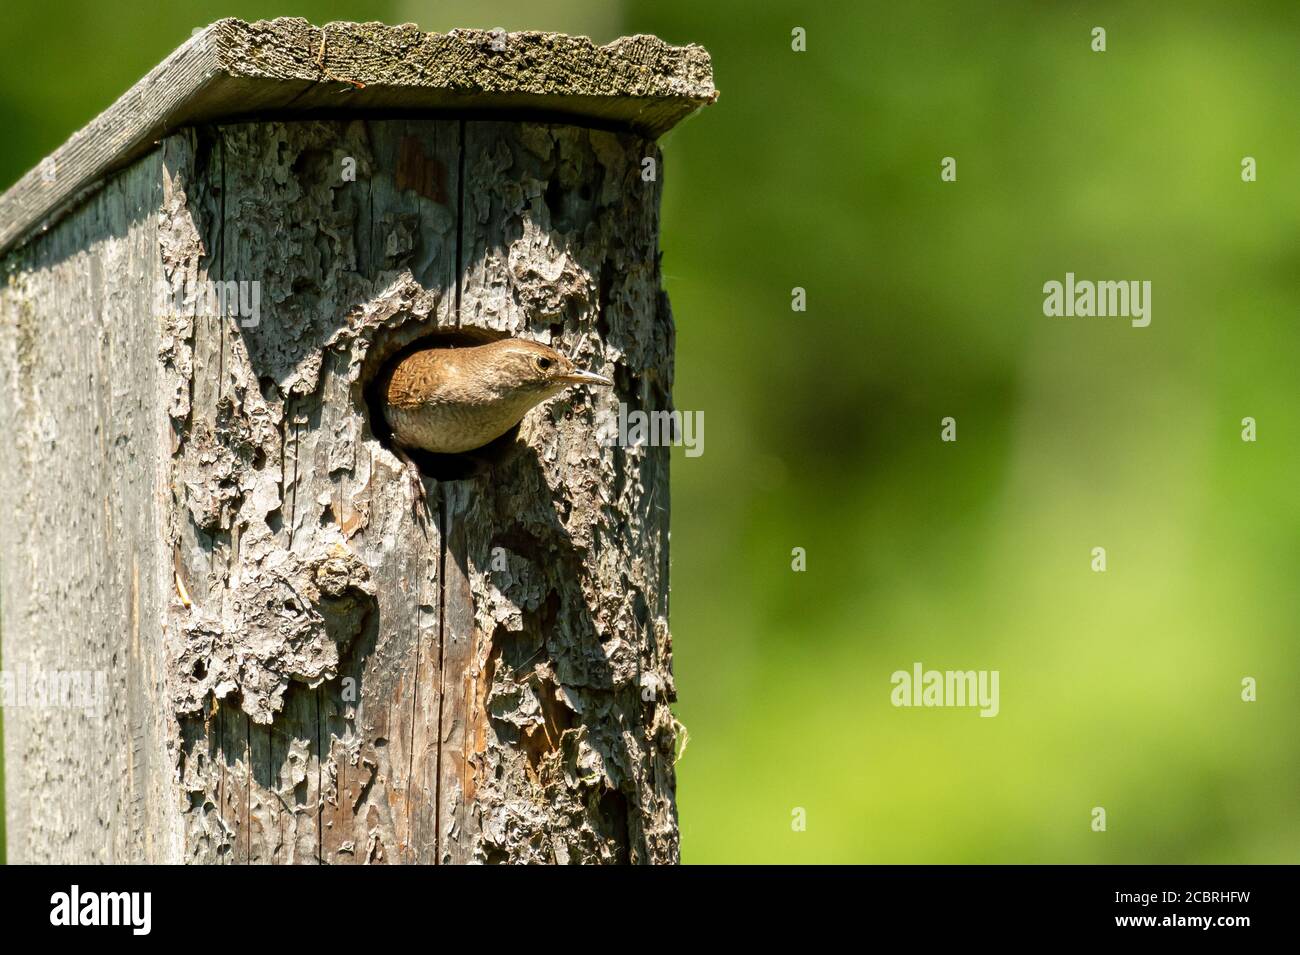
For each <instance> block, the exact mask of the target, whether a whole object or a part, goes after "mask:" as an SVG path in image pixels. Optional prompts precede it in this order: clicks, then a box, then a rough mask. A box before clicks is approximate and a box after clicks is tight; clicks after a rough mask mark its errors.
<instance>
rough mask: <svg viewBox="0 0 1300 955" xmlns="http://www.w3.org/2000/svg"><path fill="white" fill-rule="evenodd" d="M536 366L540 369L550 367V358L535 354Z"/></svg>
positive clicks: (543, 369)
mask: <svg viewBox="0 0 1300 955" xmlns="http://www.w3.org/2000/svg"><path fill="white" fill-rule="evenodd" d="M537 367H538V368H540V369H541V370H542V371H545V370H546V369H548V368H550V367H551V360H550V359H549V358H547V357H546V356H544V355H538V356H537Z"/></svg>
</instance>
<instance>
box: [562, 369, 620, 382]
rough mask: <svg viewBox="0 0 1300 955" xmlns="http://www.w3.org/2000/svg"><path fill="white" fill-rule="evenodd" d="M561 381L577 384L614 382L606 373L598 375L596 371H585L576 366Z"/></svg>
mask: <svg viewBox="0 0 1300 955" xmlns="http://www.w3.org/2000/svg"><path fill="white" fill-rule="evenodd" d="M561 381H566V382H570V383H572V384H575V385H612V384H614V382H613V381H612V380H611V379H609V378H606V377H605V376H604V375H598V374H596V373H595V372H594V371H583V370H582V369H580V368H575V369H574V370H573V371H571V372H570V373H569V374H567V375H565V376H564V377H563V378H562V379H561Z"/></svg>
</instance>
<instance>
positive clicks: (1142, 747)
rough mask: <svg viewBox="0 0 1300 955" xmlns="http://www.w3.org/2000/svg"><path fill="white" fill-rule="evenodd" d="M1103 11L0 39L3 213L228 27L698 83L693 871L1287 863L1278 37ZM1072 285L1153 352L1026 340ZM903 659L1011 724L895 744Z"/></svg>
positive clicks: (684, 654)
mask: <svg viewBox="0 0 1300 955" xmlns="http://www.w3.org/2000/svg"><path fill="white" fill-rule="evenodd" d="M1128 6H1129V5H1121V4H1095V3H1094V4H1088V3H1058V4H1046V3H1001V4H992V3H970V2H968V3H951V4H949V3H932V2H931V3H897V2H894V3H888V4H883V3H848V2H843V3H812V2H807V0H806V2H803V3H744V2H740V0H725V2H708V3H704V2H700V0H633V2H627V3H624V4H621V5H620V4H611V3H603V2H601V3H597V2H591V3H586V2H552V0H535V2H528V3H524V2H509V3H492V2H473V3H471V2H457V3H441V4H435V3H429V4H421V3H411V2H395V3H335V2H312V3H292V2H291V3H249V2H234V0H231V2H221V3H195V4H189V5H186V4H176V5H168V6H154V5H140V6H139V8H135V7H133V6H130V5H120V4H103V3H98V2H96V3H91V2H66V3H34V2H29V0H21V2H14V0H10V2H9V3H7V4H6V9H5V14H4V22H3V25H2V26H0V130H3V146H2V147H0V150H2V151H0V182H3V183H9V182H12V181H13V180H15V179H16V178H17V177H18V176H19V175H21V174H22V173H23V172H24V171H25V170H26V169H28V168H30V167H31V166H33V165H35V164H36V163H37V162H39V160H40V158H41V157H42V156H43V155H45V154H46V153H47V152H49V151H51V150H52V149H54V148H55V147H56V146H58V145H59V144H60V143H61V142H62V141H63V140H64V139H65V138H66V137H67V136H68V135H69V134H70V133H71V132H72V131H74V130H75V129H77V128H78V127H80V126H82V125H83V124H84V123H85V122H86V121H87V120H89V119H90V118H91V117H92V116H93V115H94V114H95V113H97V112H98V111H99V110H101V109H102V108H104V107H105V106H107V105H108V104H109V103H110V102H111V101H112V100H113V99H114V98H116V96H117V95H118V94H120V93H121V92H122V91H124V90H126V89H127V88H128V87H129V86H130V85H131V84H132V83H133V82H134V81H135V80H136V79H138V78H139V77H140V76H141V75H142V74H143V73H144V72H145V71H146V70H148V69H149V68H150V67H152V66H153V65H154V64H156V63H157V62H158V61H159V60H160V59H162V58H163V56H165V55H166V53H167V52H169V51H170V50H171V49H172V48H173V47H175V46H176V45H178V44H179V43H180V42H181V41H183V40H184V39H185V38H186V37H188V36H189V34H190V31H191V30H192V29H193V28H194V27H196V26H200V25H202V24H204V23H207V22H209V21H211V20H213V19H216V18H218V17H220V16H240V17H244V18H246V19H256V18H258V17H264V16H274V15H301V16H306V17H308V18H309V19H311V20H313V21H315V22H318V23H320V22H325V21H328V20H334V19H351V20H367V19H376V20H384V21H387V22H391V23H402V22H416V23H418V24H420V26H422V27H424V28H425V29H429V30H445V29H449V28H451V27H455V26H473V27H483V28H492V27H497V26H500V27H505V28H507V29H555V30H563V31H567V32H573V33H587V34H589V35H591V36H593V37H594V38H596V39H597V40H600V41H605V40H609V39H611V38H613V37H614V36H617V35H619V34H622V33H636V32H648V33H657V34H658V35H660V36H662V37H664V38H665V39H667V40H670V41H672V42H677V43H685V42H696V43H701V44H703V45H704V46H706V47H707V48H708V49H709V50H710V52H711V53H712V55H713V61H714V68H715V77H716V81H717V85H718V87H719V89H720V90H721V91H722V96H721V98H720V100H719V101H718V103H717V104H716V105H715V106H713V107H711V108H709V109H708V110H706V111H704V112H703V113H701V114H700V115H698V116H696V117H695V118H692V119H690V120H689V121H687V122H686V123H685V124H683V125H682V126H681V127H679V128H678V129H677V130H675V131H674V132H672V133H670V134H669V135H668V136H667V137H666V138H665V140H664V141H663V145H664V150H665V156H666V158H665V188H666V193H665V200H664V222H663V238H662V243H663V249H664V272H665V284H666V286H667V288H668V291H669V293H670V295H671V296H672V301H673V308H674V312H675V314H676V320H677V327H678V365H677V384H676V392H675V397H676V402H677V405H678V407H679V408H682V409H685V410H690V411H703V412H704V415H705V420H706V422H707V427H706V429H705V445H704V447H705V453H704V455H703V456H702V457H698V458H687V457H685V456H684V455H683V454H682V453H681V452H680V451H675V452H674V460H673V528H674V531H675V533H674V538H673V584H674V586H673V591H672V629H673V643H674V650H675V660H676V672H677V686H678V690H679V694H680V702H679V703H678V704H677V706H676V712H677V714H678V716H679V717H680V718H681V720H682V721H683V723H684V724H685V725H686V727H687V728H688V730H689V733H690V743H689V747H688V749H687V751H686V753H685V755H684V756H683V758H682V759H681V762H680V763H679V766H678V769H679V792H678V795H679V809H680V814H681V829H682V846H683V851H682V854H683V860H684V861H686V862H692V863H702V862H732V861H744V862H782V861H789V862H993V863H1001V862H1122V863H1133V862H1158V863H1202V862H1297V861H1300V852H1298V847H1300V740H1298V738H1297V734H1296V732H1295V729H1296V726H1297V723H1298V721H1300V720H1298V717H1300V698H1298V697H1297V693H1296V686H1297V679H1298V678H1300V672H1298V671H1300V666H1298V662H1300V661H1298V660H1297V650H1296V646H1297V640H1296V637H1297V619H1300V586H1297V581H1298V580H1300V533H1298V532H1300V526H1298V525H1300V499H1298V497H1297V494H1296V486H1297V474H1298V473H1300V442H1298V440H1297V439H1300V421H1298V420H1297V411H1300V402H1298V401H1297V397H1298V393H1300V389H1298V388H1297V378H1298V376H1297V365H1298V359H1300V331H1298V330H1297V318H1298V315H1297V301H1298V296H1297V282H1298V281H1300V236H1298V235H1297V231H1298V224H1300V184H1298V182H1297V175H1298V171H1300V124H1297V122H1296V90H1297V78H1298V77H1297V60H1296V49H1297V40H1298V39H1300V9H1297V6H1296V5H1295V4H1294V3H1291V2H1287V3H1276V4H1222V3H1217V4H1204V3H1194V2H1183V3H1176V4H1175V3H1169V4H1164V5H1156V4H1149V5H1147V4H1144V5H1142V8H1141V9H1128ZM795 26H802V27H804V28H805V29H806V30H807V36H808V49H807V52H805V53H795V52H792V51H791V48H790V31H791V29H792V28H793V27H795ZM1094 26H1103V27H1105V28H1106V30H1107V34H1108V35H1107V45H1108V49H1107V51H1106V52H1105V53H1094V52H1092V51H1091V49H1090V42H1091V30H1092V28H1093V27H1094ZM944 156H953V157H955V158H956V159H957V164H958V179H957V181H956V182H953V183H944V182H941V181H940V178H939V165H940V160H941V159H942V157H944ZM1244 156H1253V157H1255V158H1256V159H1257V161H1258V169H1259V181H1258V182H1255V183H1243V182H1242V180H1241V176H1240V163H1241V160H1242V157H1244ZM1067 271H1072V272H1074V273H1076V275H1078V276H1079V277H1080V278H1088V279H1094V280H1099V279H1109V280H1121V279H1136V280H1149V281H1151V282H1152V285H1153V291H1152V323H1151V325H1150V327H1148V328H1144V329H1137V328H1132V327H1130V326H1129V324H1128V322H1127V321H1126V320H1123V319H1113V318H1112V319H1103V318H1091V319H1088V318H1074V319H1067V318H1048V317H1045V316H1044V315H1043V313H1042V302H1043V292H1042V286H1043V283H1044V282H1047V281H1049V280H1053V279H1055V280H1058V281H1059V280H1063V279H1064V276H1065V273H1066V272H1067ZM794 286H801V287H804V288H806V289H807V294H808V310H807V311H806V312H804V313H794V312H792V311H791V308H790V294H791V288H792V287H794ZM1247 415H1249V416H1253V417H1254V418H1255V419H1256V420H1257V422H1258V428H1259V440H1258V441H1257V442H1256V443H1253V444H1251V443H1245V442H1243V441H1242V440H1241V437H1240V431H1241V419H1242V418H1243V417H1245V416H1247ZM944 416H952V417H954V418H955V419H956V421H957V428H958V440H957V442H955V443H943V442H941V441H940V440H939V432H940V419H941V418H943V417H944ZM1098 546H1101V547H1105V548H1106V551H1107V558H1108V569H1107V571H1106V572H1105V573H1094V572H1093V571H1092V569H1091V566H1090V565H1091V552H1092V548H1094V547H1098ZM794 547H803V548H806V550H807V555H808V556H807V571H806V572H803V573H795V572H793V571H792V570H791V549H792V548H794ZM0 559H3V558H2V557H0ZM914 661H921V662H922V663H924V665H925V666H926V667H933V668H938V669H996V670H999V671H1000V674H1001V713H1000V714H999V715H998V716H997V717H996V718H994V719H981V718H979V717H978V716H977V714H976V712H975V711H974V710H959V709H929V710H926V709H896V708H894V707H893V706H891V705H890V689H891V687H890V682H889V677H890V674H891V673H892V672H893V671H895V670H899V669H910V668H911V665H912V663H913V662H914ZM1246 676H1251V677H1254V678H1255V679H1257V680H1258V687H1259V690H1258V692H1259V699H1258V701H1257V702H1254V703H1246V702H1243V701H1242V700H1241V680H1242V678H1243V677H1246ZM1095 806H1101V807H1104V808H1105V809H1106V812H1107V816H1108V818H1107V822H1108V830H1107V831H1106V832H1104V833H1098V832H1093V831H1092V830H1091V828H1090V823H1091V819H1092V816H1091V813H1092V809H1093V807H1095ZM796 808H802V809H803V810H804V811H805V812H806V819H807V827H806V830H805V831H794V829H793V828H792V825H791V820H792V813H793V812H794V811H795V810H796Z"/></svg>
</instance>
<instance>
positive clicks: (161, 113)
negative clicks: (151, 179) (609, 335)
mask: <svg viewBox="0 0 1300 955" xmlns="http://www.w3.org/2000/svg"><path fill="white" fill-rule="evenodd" d="M716 97H717V91H716V90H715V89H714V88H713V75H712V70H711V67H710V65H709V57H708V54H707V53H705V51H704V50H703V49H701V48H700V47H696V46H687V47H673V46H669V45H668V44H666V43H664V42H663V41H661V40H659V39H658V38H656V37H652V36H634V37H623V38H621V39H619V40H616V41H614V42H613V43H608V44H606V45H605V46H600V47H598V46H595V45H594V44H593V43H592V42H591V41H590V40H588V39H587V38H586V37H569V36H562V35H559V34H554V33H510V34H505V33H493V32H487V31H482V30H456V31H454V32H452V33H448V34H436V33H423V32H421V31H420V30H419V29H418V28H417V27H415V26H414V25H411V24H408V25H406V26H400V27H393V26H386V25H384V24H381V23H329V24H326V25H325V26H323V27H317V26H313V25H312V24H310V23H308V22H307V21H306V20H301V19H296V18H288V17H286V18H279V19H275V20H264V21H258V22H256V23H245V22H244V21H242V20H235V19H226V20H219V21H217V22H216V23H213V24H212V25H210V26H208V27H206V28H205V29H203V30H201V31H199V32H198V33H196V34H195V35H194V36H193V37H192V38H191V39H190V40H189V41H188V42H187V43H185V44H184V45H183V46H181V47H180V48H179V49H178V50H177V51H176V52H175V53H173V54H172V55H171V56H169V57H168V58H167V59H166V60H164V61H163V62H162V63H161V64H159V65H158V66H157V67H155V68H154V69H153V70H152V71H150V73H149V74H148V75H147V76H145V77H144V78H143V79H142V80H140V82H139V83H137V84H136V85H135V86H134V87H132V88H131V89H130V90H129V91H128V92H127V93H125V94H124V95H123V96H122V97H121V98H120V99H119V100H118V101H117V102H116V103H114V104H113V105H112V106H110V107H109V108H108V109H107V110H105V111H104V112H103V113H102V114H101V115H100V116H99V117H98V118H97V119H95V120H94V122H92V123H90V124H89V125H88V126H86V127H85V128H84V129H82V130H81V131H80V132H79V133H77V134H76V135H75V136H73V137H72V138H71V139H70V140H68V142H67V143H66V144H65V145H64V146H62V147H61V148H60V149H58V150H57V151H55V153H54V154H53V155H52V156H50V158H49V159H47V160H46V162H45V163H44V164H42V166H40V167H38V168H36V169H33V170H32V171H31V172H29V173H28V174H27V175H26V176H24V177H23V178H22V179H21V180H19V182H18V183H17V184H16V185H14V186H13V188H11V189H10V190H9V191H8V192H6V193H5V194H4V195H3V196H0V253H4V252H5V251H6V250H7V249H8V248H9V247H10V246H11V245H13V244H14V243H15V242H17V241H19V240H20V239H21V238H22V237H23V236H25V235H28V234H29V233H31V232H32V231H33V230H38V229H46V228H49V227H50V225H52V224H53V223H54V222H56V221H57V219H58V217H59V215H61V214H62V213H63V212H64V211H66V209H67V208H69V207H70V206H72V205H74V204H75V203H76V202H77V201H78V200H79V199H80V198H81V197H82V196H83V193H84V192H85V190H87V189H93V188H96V187H97V185H98V184H99V183H101V182H102V181H103V179H104V177H105V175H106V174H107V173H109V172H112V171H113V170H115V169H120V168H122V167H123V166H125V165H126V164H127V163H129V162H131V161H132V160H133V159H135V158H137V157H138V156H140V155H142V154H143V153H145V152H147V151H149V150H150V149H152V148H153V146H154V144H155V143H156V142H157V141H158V140H159V139H161V138H162V137H163V136H164V135H166V134H167V133H168V132H170V131H171V130H174V129H177V128H179V127H181V126H185V125H189V124H196V123H203V122H212V121H216V120H230V119H234V118H239V117H252V116H264V115H279V116H281V117H285V118H290V117H299V118H301V117H303V116H306V115H308V114H311V113H319V112H322V111H325V112H329V113H341V112H354V113H368V114H373V113H375V112H376V111H383V110H387V111H396V110H407V111H409V110H420V111H422V112H424V113H426V114H427V113H428V111H430V110H442V111H447V112H455V113H458V114H464V113H465V112H467V111H473V112H476V113H482V112H499V113H505V114H512V115H531V116H538V115H541V114H546V113H549V114H553V115H554V116H555V117H556V118H562V119H566V120H568V121H573V122H581V123H599V124H608V125H610V126H612V127H620V128H621V127H626V128H629V129H635V130H638V131H640V132H642V133H644V134H645V135H647V136H650V137H655V136H658V135H660V134H662V133H663V132H665V131H666V130H668V129H671V128H672V127H673V126H674V125H676V124H677V123H678V122H680V121H681V120H682V119H683V118H684V117H686V116H688V115H689V114H690V113H692V112H694V111H695V110H696V109H698V108H699V107H700V106H703V105H705V104H707V103H711V102H713V100H714V99H716Z"/></svg>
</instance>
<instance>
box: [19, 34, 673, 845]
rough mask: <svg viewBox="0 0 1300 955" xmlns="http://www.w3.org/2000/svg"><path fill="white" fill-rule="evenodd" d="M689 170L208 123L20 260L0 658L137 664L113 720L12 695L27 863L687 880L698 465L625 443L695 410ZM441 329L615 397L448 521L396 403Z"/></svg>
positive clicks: (554, 413) (557, 417) (595, 156)
mask: <svg viewBox="0 0 1300 955" xmlns="http://www.w3.org/2000/svg"><path fill="white" fill-rule="evenodd" d="M557 43H558V41H552V43H551V46H556V45H557ZM558 45H559V46H563V44H558ZM661 160H662V157H661V156H660V155H659V153H658V151H657V149H656V147H655V145H654V143H653V141H652V140H651V139H649V138H645V137H643V136H642V135H640V134H639V133H637V132H635V131H625V132H618V131H612V130H610V131H606V130H598V129H591V128H584V127H579V126H573V125H566V124H556V123H535V122H522V121H490V120H484V119H480V118H477V116H470V117H467V118H463V119H436V118H413V117H391V118H351V119H349V118H330V119H321V120H262V121H259V122H248V123H239V122H235V123H221V124H217V125H211V126H199V127H196V128H192V129H184V130H180V131H178V132H175V133H173V134H171V135H168V136H166V137H165V138H164V139H163V140H162V141H161V143H160V144H159V146H158V148H157V149H156V150H155V151H154V152H152V153H149V154H148V155H147V156H145V157H143V158H141V159H138V160H136V161H135V162H134V163H133V164H132V165H130V166H129V167H127V168H126V169H125V170H124V171H122V172H120V173H118V174H117V175H115V176H113V177H111V178H110V179H109V180H108V181H107V183H106V184H105V186H104V187H103V188H102V189H101V190H99V191H98V192H96V193H95V194H94V195H93V196H92V197H91V198H90V199H88V200H87V201H86V202H85V203H84V204H83V205H82V206H81V207H80V208H78V209H77V210H76V211H74V212H73V213H72V214H71V215H69V216H68V218H66V219H65V220H63V222H62V223H61V224H60V225H59V226H58V227H57V228H55V229H54V230H52V231H51V232H49V233H47V234H45V235H43V236H40V237H38V238H35V239H33V240H32V241H31V242H29V243H28V244H27V245H25V246H23V247H21V248H20V249H19V250H18V251H16V252H13V253H11V254H10V255H9V257H8V258H7V259H5V260H4V267H5V270H6V273H5V274H6V276H7V284H6V286H5V287H4V289H3V290H2V291H0V388H3V391H0V395H3V401H0V415H3V417H0V426H3V427H6V428H8V429H10V433H11V434H13V435H14V447H15V454H14V455H13V456H11V457H9V458H6V459H3V460H2V461H0V480H3V482H4V488H5V492H6V493H5V494H4V495H0V542H2V543H3V544H4V547H5V553H6V555H7V556H8V555H11V554H12V555H15V558H16V559H7V560H6V561H5V562H4V563H3V564H0V587H3V591H2V593H3V602H2V603H0V611H2V612H3V638H4V647H3V651H4V659H5V664H6V668H7V669H12V668H13V667H15V666H17V665H27V666H30V667H32V668H39V669H44V670H51V669H55V670H57V669H63V670H67V669H93V670H100V671H103V672H106V673H107V674H108V682H109V685H110V688H111V692H110V693H109V694H108V697H109V701H110V702H109V706H110V708H112V709H113V712H112V713H110V714H109V715H108V716H107V717H105V718H104V719H103V720H95V719H93V718H86V717H81V716H77V715H75V714H71V713H69V712H68V711H66V710H51V709H48V708H41V709H32V710H17V711H13V712H9V711H7V713H6V739H5V749H6V765H7V769H8V772H7V778H6V786H7V789H8V793H9V801H8V807H7V818H8V825H9V833H10V851H11V858H12V859H13V860H15V861H56V860H81V859H87V858H95V859H102V860H105V861H108V860H126V859H135V860H142V861H194V862H208V863H220V862H231V863H245V862H248V863H296V862H327V863H349V862H356V863H376V862H506V861H509V862H561V863H566V862H672V861H675V860H676V859H677V856H678V845H677V829H676V812H675V803H674V792H673V790H674V780H673V761H674V743H675V736H676V734H675V724H674V721H673V718H672V715H671V713H670V711H669V708H668V704H669V703H670V702H671V701H672V699H673V690H672V675H671V644H670V638H669V636H668V623H667V617H668V606H667V594H668V562H667V555H668V547H667V541H668V513H667V507H668V449H667V448H663V447H619V446H613V445H607V444H606V443H603V442H602V441H601V440H600V437H599V436H598V433H597V426H596V424H597V419H598V417H604V416H613V415H614V414H615V413H616V411H617V408H618V405H619V403H620V402H622V403H626V404H627V405H628V406H629V407H631V408H640V409H644V410H656V409H666V408H668V407H670V404H671V384H672V349H673V331H672V319H671V315H670V314H669V311H668V306H667V300H666V297H665V296H664V295H663V293H662V292H661V291H660V273H659V266H658V252H657V231H658V205H659V196H660V183H659V181H658V175H657V171H658V169H659V166H660V163H661ZM647 161H649V162H647ZM350 169H355V170H356V175H355V178H353V177H351V176H349V175H346V174H345V173H344V170H350ZM647 169H649V170H651V171H652V172H654V173H655V174H654V175H647V174H645V171H646V170H647ZM210 282H216V283H222V284H223V285H224V283H242V285H234V286H231V287H232V288H234V287H244V286H249V287H254V286H255V287H256V289H258V290H259V294H260V320H259V321H257V322H256V323H254V322H252V321H251V320H250V317H249V316H247V315H242V316H241V315H232V314H226V313H224V312H223V311H221V310H218V311H216V312H215V313H209V312H207V311H205V309H204V306H203V304H202V296H201V295H197V297H196V293H198V292H201V290H202V289H203V288H204V286H205V283H210ZM177 290H180V291H181V292H182V293H183V294H182V296H181V297H180V298H177V297H176V296H175V292H176V291H177ZM160 291H161V292H166V293H167V294H166V295H162V294H160ZM433 333H439V334H444V335H453V336H459V337H460V339H465V338H467V337H473V336H479V337H481V336H491V335H501V334H509V335H514V336H521V337H528V338H533V339H536V340H539V341H543V342H546V343H548V344H551V345H552V346H554V347H557V348H560V349H562V350H563V351H565V352H566V353H567V354H570V355H572V356H574V357H576V358H578V359H580V361H581V363H582V364H583V365H584V366H585V367H588V368H591V369H592V370H595V371H599V372H602V373H605V374H608V375H610V376H611V377H613V378H614V379H615V381H616V386H615V388H614V389H613V390H612V392H602V393H600V394H596V393H589V392H587V391H585V390H574V391H572V392H569V393H566V394H564V395H561V396H560V397H557V398H555V399H553V400H552V401H550V402H547V403H546V404H544V405H542V406H540V407H538V408H536V409H534V411H533V412H531V413H530V414H529V416H528V417H526V418H525V420H524V422H523V423H522V424H521V426H520V427H519V429H518V432H517V434H513V435H508V436H507V437H506V438H505V439H503V440H502V441H500V442H497V443H495V445H494V447H495V451H494V454H493V457H492V459H491V460H493V461H494V462H495V463H494V464H492V465H491V466H490V467H488V468H487V469H485V466H484V465H482V463H480V464H479V465H478V468H477V470H473V471H469V470H466V471H457V470H456V469H454V468H453V469H451V470H447V471H438V472H437V473H434V474H430V475H426V480H425V482H424V491H425V502H424V506H425V507H427V510H428V513H427V515H426V517H425V518H424V519H421V518H420V516H419V513H418V505H419V502H417V501H414V500H413V499H412V495H411V491H410V488H409V485H408V483H407V482H406V481H405V479H404V475H403V470H402V465H401V463H400V462H399V460H398V459H397V458H396V457H395V456H394V454H393V452H392V450H391V449H390V448H389V447H387V446H386V445H385V443H384V430H383V428H382V427H381V426H380V425H381V422H380V419H378V418H377V417H376V416H375V415H374V414H373V413H372V412H373V409H372V408H371V407H370V405H369V403H368V398H369V391H368V385H369V382H370V381H371V379H373V377H374V376H375V375H376V374H377V372H378V370H379V368H380V366H381V364H382V362H383V361H384V360H385V359H387V358H389V357H391V356H392V355H394V354H395V353H396V352H397V351H398V350H400V349H401V348H402V347H403V346H405V345H407V344H408V343H410V342H413V341H415V340H417V339H420V338H422V337H424V336H427V335H430V334H433ZM377 422H378V423H377ZM426 463H427V464H430V465H431V466H432V465H433V464H437V465H438V466H439V467H444V466H447V462H426ZM88 774H93V776H94V777H95V778H96V779H97V780H99V781H101V783H100V789H99V790H98V795H97V796H95V797H94V798H93V799H89V800H88V799H87V798H86V795H85V792H86V784H85V778H86V776H87V775H88ZM124 806H130V807H131V811H130V813H126V812H125V811H124V810H123V807H124ZM106 833H107V834H109V835H110V836H111V837H110V838H105V834H106Z"/></svg>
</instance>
